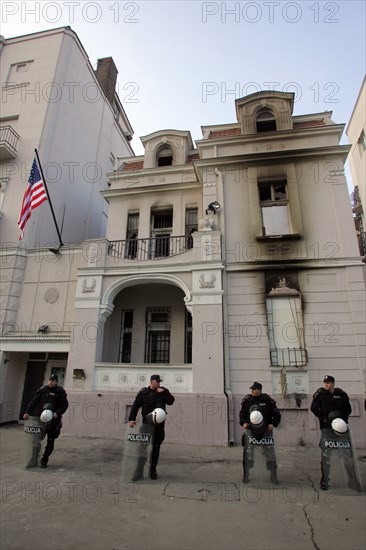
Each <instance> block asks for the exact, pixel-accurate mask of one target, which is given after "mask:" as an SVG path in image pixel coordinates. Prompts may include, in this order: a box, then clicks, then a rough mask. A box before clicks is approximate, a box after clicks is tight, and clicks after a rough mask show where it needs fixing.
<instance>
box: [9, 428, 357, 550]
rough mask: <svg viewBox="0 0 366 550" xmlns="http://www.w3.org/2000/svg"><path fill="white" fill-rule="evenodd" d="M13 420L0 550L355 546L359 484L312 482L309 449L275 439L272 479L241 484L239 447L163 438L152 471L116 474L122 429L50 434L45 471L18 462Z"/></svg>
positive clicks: (325, 549) (313, 462)
mask: <svg viewBox="0 0 366 550" xmlns="http://www.w3.org/2000/svg"><path fill="white" fill-rule="evenodd" d="M23 429H24V428H23V426H22V425H17V424H10V425H4V426H1V427H0V443H1V471H0V476H1V539H0V543H1V545H0V547H1V550H84V549H85V550H86V549H88V550H122V549H134V550H144V549H146V550H147V549H149V550H191V549H192V550H196V549H197V550H198V549H199V550H259V549H260V550H262V549H266V550H313V549H315V550H338V549H339V550H344V549H347V550H364V548H365V547H366V537H365V535H366V528H365V517H366V514H365V512H366V498H365V492H362V493H357V492H356V491H353V490H351V489H348V488H347V486H346V485H344V486H343V487H342V483H341V484H340V485H337V486H336V487H333V488H331V489H330V490H329V491H320V490H319V477H320V473H319V462H320V449H319V448H318V447H316V448H307V447H296V448H294V447H291V448H285V447H280V448H277V449H276V453H277V462H278V475H279V479H280V484H279V485H271V484H270V483H269V481H258V482H257V481H255V480H254V481H252V482H250V483H249V484H246V485H244V484H243V483H242V482H241V478H242V465H241V461H242V448H241V447H240V446H235V447H220V446H201V447H198V446H192V445H178V444H169V443H168V442H165V443H164V444H163V446H162V450H161V458H160V461H159V466H158V473H159V478H158V479H157V480H156V481H153V480H150V479H144V480H141V481H139V482H136V483H123V482H121V478H120V474H121V455H122V447H123V441H122V439H121V440H115V439H101V438H86V437H85V438H78V437H70V436H66V435H61V437H60V438H59V439H58V440H57V441H56V446H55V451H54V453H53V455H52V456H51V458H50V462H49V466H48V468H47V469H41V468H34V469H29V470H25V469H22V468H21V464H20V462H21V461H20V455H21V448H22V439H23V436H24V434H23ZM365 454H366V453H365V450H359V451H357V455H358V458H357V465H358V468H359V471H360V474H361V477H362V478H363V481H364V480H365V475H366V460H363V459H362V457H363V456H364V455H365ZM363 487H365V483H363Z"/></svg>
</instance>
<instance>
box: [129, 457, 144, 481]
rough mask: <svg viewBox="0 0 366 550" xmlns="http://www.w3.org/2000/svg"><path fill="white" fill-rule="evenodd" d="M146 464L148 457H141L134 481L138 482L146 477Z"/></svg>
mask: <svg viewBox="0 0 366 550" xmlns="http://www.w3.org/2000/svg"><path fill="white" fill-rule="evenodd" d="M145 464H146V457H139V458H138V459H137V466H136V470H135V471H134V474H133V476H132V481H138V480H139V479H143V477H144V468H145Z"/></svg>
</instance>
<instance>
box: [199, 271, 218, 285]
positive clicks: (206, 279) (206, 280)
mask: <svg viewBox="0 0 366 550" xmlns="http://www.w3.org/2000/svg"><path fill="white" fill-rule="evenodd" d="M215 283H216V275H215V274H214V273H202V275H200V278H199V285H200V288H214V287H215Z"/></svg>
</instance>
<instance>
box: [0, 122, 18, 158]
mask: <svg viewBox="0 0 366 550" xmlns="http://www.w3.org/2000/svg"><path fill="white" fill-rule="evenodd" d="M19 139H20V136H19V135H18V134H17V133H16V131H15V130H14V129H13V128H12V127H11V126H0V158H1V160H7V159H13V158H15V157H16V156H17V146H18V141H19Z"/></svg>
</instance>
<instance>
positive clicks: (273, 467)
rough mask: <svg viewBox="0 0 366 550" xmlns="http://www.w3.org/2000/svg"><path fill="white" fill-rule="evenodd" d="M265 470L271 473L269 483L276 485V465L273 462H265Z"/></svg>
mask: <svg viewBox="0 0 366 550" xmlns="http://www.w3.org/2000/svg"><path fill="white" fill-rule="evenodd" d="M267 469H268V470H269V471H270V472H271V483H275V484H276V485H277V484H278V479H277V464H276V463H275V462H273V461H271V462H267Z"/></svg>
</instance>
